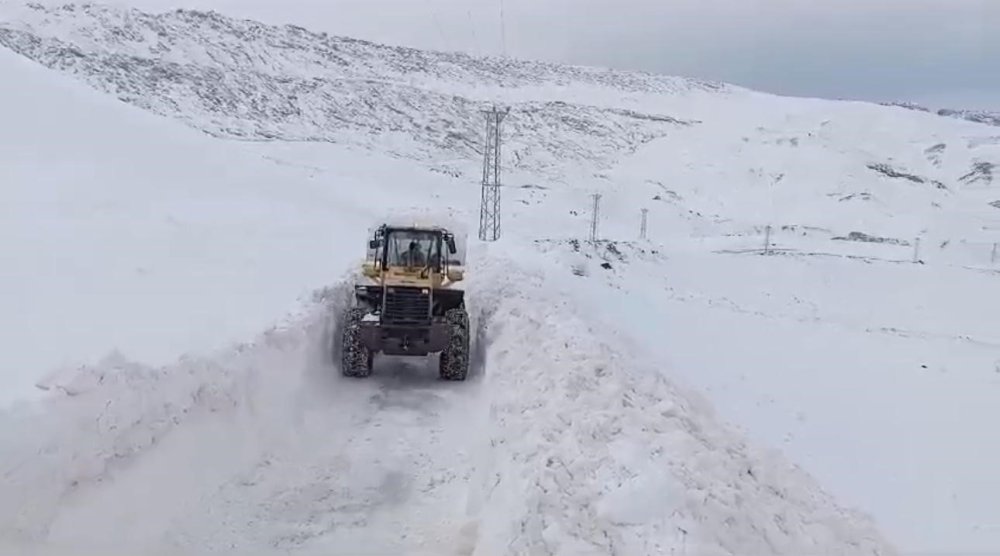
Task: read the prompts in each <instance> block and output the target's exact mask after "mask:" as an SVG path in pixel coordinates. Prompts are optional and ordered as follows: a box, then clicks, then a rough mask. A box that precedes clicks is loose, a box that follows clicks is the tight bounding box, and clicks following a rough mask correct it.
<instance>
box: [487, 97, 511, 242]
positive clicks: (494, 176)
mask: <svg viewBox="0 0 1000 556" xmlns="http://www.w3.org/2000/svg"><path fill="white" fill-rule="evenodd" d="M509 112H510V108H508V109H506V110H504V111H503V112H501V111H499V110H497V108H496V107H495V106H494V107H493V108H492V109H491V110H486V111H484V112H483V114H484V115H485V116H486V142H485V145H484V148H483V184H482V185H483V196H482V202H481V204H480V206H479V239H481V240H483V241H496V240H497V238H499V237H500V124H501V122H503V120H504V118H505V117H506V116H507V114H508V113H509Z"/></svg>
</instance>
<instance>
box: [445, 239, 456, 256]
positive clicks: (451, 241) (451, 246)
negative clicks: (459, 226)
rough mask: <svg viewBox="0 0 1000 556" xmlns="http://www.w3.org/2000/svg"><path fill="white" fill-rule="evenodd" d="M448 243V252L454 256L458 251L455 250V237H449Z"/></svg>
mask: <svg viewBox="0 0 1000 556" xmlns="http://www.w3.org/2000/svg"><path fill="white" fill-rule="evenodd" d="M447 241H448V252H450V253H451V254H452V255H454V254H455V251H456V249H455V238H454V237H453V236H448V239H447Z"/></svg>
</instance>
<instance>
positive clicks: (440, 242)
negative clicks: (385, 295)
mask: <svg viewBox="0 0 1000 556" xmlns="http://www.w3.org/2000/svg"><path fill="white" fill-rule="evenodd" d="M463 256H464V253H463V252H462V251H461V250H460V249H459V244H458V241H457V240H456V238H455V236H454V234H452V233H450V232H448V231H447V230H444V229H441V228H429V227H428V228H422V227H416V226H414V227H392V226H388V225H382V226H379V227H378V228H376V229H375V230H374V231H373V233H372V235H371V238H370V239H369V241H368V255H367V258H366V263H365V274H366V275H367V276H368V277H370V278H373V279H377V280H379V281H380V282H382V283H388V282H394V283H400V284H411V285H428V286H431V287H444V286H446V285H448V284H449V283H454V282H458V281H460V280H462V277H463V276H462V274H463V273H462V266H463V263H464V261H463Z"/></svg>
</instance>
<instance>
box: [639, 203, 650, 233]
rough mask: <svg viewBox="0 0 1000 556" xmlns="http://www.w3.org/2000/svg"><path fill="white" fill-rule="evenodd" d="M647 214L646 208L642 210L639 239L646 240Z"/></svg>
mask: <svg viewBox="0 0 1000 556" xmlns="http://www.w3.org/2000/svg"><path fill="white" fill-rule="evenodd" d="M648 212H649V209H648V208H644V209H642V223H641V224H639V239H646V214H647V213H648Z"/></svg>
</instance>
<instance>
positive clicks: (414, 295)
mask: <svg viewBox="0 0 1000 556" xmlns="http://www.w3.org/2000/svg"><path fill="white" fill-rule="evenodd" d="M430 307H431V296H430V293H429V290H426V289H423V288H398V287H397V288H393V287H390V288H387V289H386V292H385V306H384V307H383V308H382V321H383V322H385V323H388V324H405V325H426V324H429V323H430V320H431V308H430Z"/></svg>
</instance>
